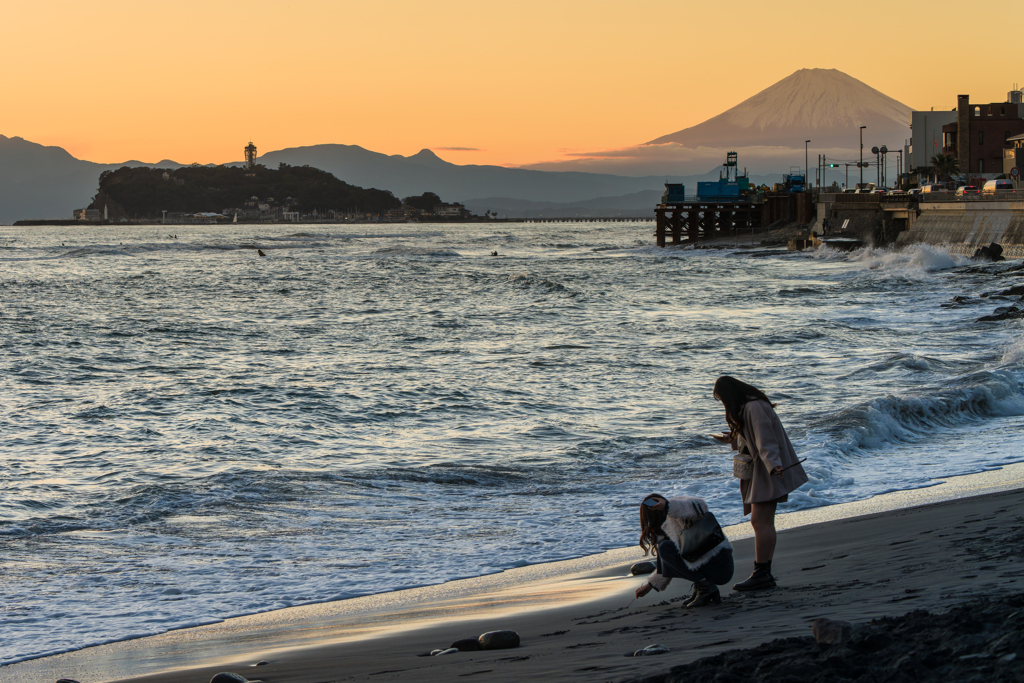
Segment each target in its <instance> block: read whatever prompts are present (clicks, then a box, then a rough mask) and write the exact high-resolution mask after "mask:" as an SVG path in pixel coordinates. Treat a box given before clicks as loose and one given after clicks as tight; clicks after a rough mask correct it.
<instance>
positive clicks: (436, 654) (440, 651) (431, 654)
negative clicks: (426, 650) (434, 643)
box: [430, 647, 444, 657]
mask: <svg viewBox="0 0 1024 683" xmlns="http://www.w3.org/2000/svg"><path fill="white" fill-rule="evenodd" d="M442 652H444V648H440V647H439V648H437V649H436V650H431V651H430V656H431V657H436V656H438V655H439V654H441V653H442Z"/></svg>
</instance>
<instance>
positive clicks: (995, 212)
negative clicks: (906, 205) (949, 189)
mask: <svg viewBox="0 0 1024 683" xmlns="http://www.w3.org/2000/svg"><path fill="white" fill-rule="evenodd" d="M919 209H920V212H919V214H918V215H917V216H916V218H914V219H912V220H911V221H910V226H909V228H908V229H907V230H904V231H903V232H901V233H900V234H899V237H898V238H897V240H896V244H897V245H900V246H902V245H906V244H916V243H924V244H945V245H948V246H949V249H950V251H952V252H953V253H956V254H962V255H965V256H972V255H973V254H974V252H975V251H976V250H977V249H978V248H979V247H984V246H988V245H989V244H992V243H993V242H995V243H996V244H999V245H1000V246H1002V247H1003V256H1005V257H1006V258H1009V259H1019V258H1024V202H1007V201H990V202H986V201H968V202H934V203H932V202H922V203H921V204H920V206H919Z"/></svg>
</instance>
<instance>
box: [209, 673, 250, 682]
mask: <svg viewBox="0 0 1024 683" xmlns="http://www.w3.org/2000/svg"><path fill="white" fill-rule="evenodd" d="M210 683H249V679H248V678H246V677H245V676H240V675H239V674H236V673H232V672H230V671H221V672H220V673H219V674H217V675H216V676H214V677H213V678H211V679H210Z"/></svg>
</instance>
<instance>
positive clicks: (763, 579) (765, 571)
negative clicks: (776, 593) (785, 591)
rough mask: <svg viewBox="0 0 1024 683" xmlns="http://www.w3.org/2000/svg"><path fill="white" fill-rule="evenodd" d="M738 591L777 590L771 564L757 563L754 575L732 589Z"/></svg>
mask: <svg viewBox="0 0 1024 683" xmlns="http://www.w3.org/2000/svg"><path fill="white" fill-rule="evenodd" d="M732 588H733V590H737V591H760V590H765V589H766V588H775V577H774V576H772V563H771V562H755V563H754V573H752V574H751V575H750V578H749V579H747V580H746V581H741V582H740V583H737V584H736V585H735V586H733V587H732Z"/></svg>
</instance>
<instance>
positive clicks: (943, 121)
mask: <svg viewBox="0 0 1024 683" xmlns="http://www.w3.org/2000/svg"><path fill="white" fill-rule="evenodd" d="M955 122H956V110H953V111H935V110H934V109H932V111H912V112H910V144H909V145H907V146H906V155H907V165H906V171H907V172H908V173H916V172H920V171H921V170H923V169H926V168H928V167H929V166H931V165H932V157H934V156H935V155H936V154H941V153H942V146H943V143H942V127H943V126H945V125H948V124H951V123H955Z"/></svg>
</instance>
